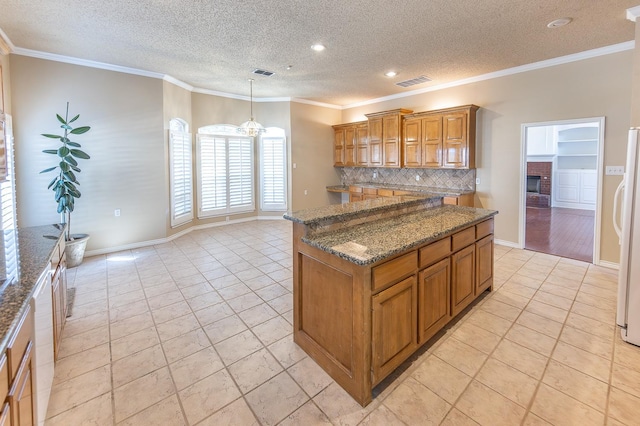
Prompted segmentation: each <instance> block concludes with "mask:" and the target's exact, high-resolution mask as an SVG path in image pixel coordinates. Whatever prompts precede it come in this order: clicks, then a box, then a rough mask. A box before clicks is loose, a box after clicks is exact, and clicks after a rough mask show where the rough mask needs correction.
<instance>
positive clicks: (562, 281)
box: [544, 272, 582, 290]
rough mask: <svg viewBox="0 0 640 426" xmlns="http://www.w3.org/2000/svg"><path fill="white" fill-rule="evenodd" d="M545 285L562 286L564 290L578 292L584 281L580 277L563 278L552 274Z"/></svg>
mask: <svg viewBox="0 0 640 426" xmlns="http://www.w3.org/2000/svg"><path fill="white" fill-rule="evenodd" d="M544 282H545V283H551V284H555V285H559V286H562V287H564V288H568V289H572V290H578V289H579V288H580V285H581V284H582V280H581V279H580V277H579V276H576V277H562V276H559V275H558V274H555V273H553V272H551V274H549V276H548V277H547V279H546V280H545V281H544Z"/></svg>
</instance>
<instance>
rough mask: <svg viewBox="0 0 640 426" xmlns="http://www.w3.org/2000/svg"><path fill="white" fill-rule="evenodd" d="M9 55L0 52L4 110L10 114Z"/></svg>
mask: <svg viewBox="0 0 640 426" xmlns="http://www.w3.org/2000/svg"><path fill="white" fill-rule="evenodd" d="M10 61H11V59H10V56H9V55H2V54H0V67H2V87H3V92H4V93H3V97H4V112H5V113H7V114H11V84H10V82H11V67H10Z"/></svg>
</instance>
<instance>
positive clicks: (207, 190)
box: [196, 124, 255, 218]
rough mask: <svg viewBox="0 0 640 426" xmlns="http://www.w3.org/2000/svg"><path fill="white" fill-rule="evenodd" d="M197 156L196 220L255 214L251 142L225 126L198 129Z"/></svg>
mask: <svg viewBox="0 0 640 426" xmlns="http://www.w3.org/2000/svg"><path fill="white" fill-rule="evenodd" d="M196 153H197V154H196V160H197V161H196V165H197V166H196V167H197V169H196V172H197V178H198V186H197V189H198V217H199V218H203V217H210V216H220V215H227V214H235V213H244V212H251V211H254V210H255V202H254V188H253V182H254V171H253V168H254V167H253V155H254V154H253V138H251V137H247V136H242V135H239V134H238V132H237V127H236V126H231V125H228V124H222V125H211V126H205V127H200V128H199V129H198V137H197V141H196Z"/></svg>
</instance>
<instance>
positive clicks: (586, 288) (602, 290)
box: [580, 281, 618, 306]
mask: <svg viewBox="0 0 640 426" xmlns="http://www.w3.org/2000/svg"><path fill="white" fill-rule="evenodd" d="M596 283H597V284H596ZM617 290H618V289H617V285H615V286H614V285H607V284H605V286H604V287H603V286H602V283H601V282H597V281H596V282H594V284H588V283H586V282H583V283H582V285H581V286H580V293H584V294H585V295H586V294H588V295H591V296H597V297H598V298H600V300H602V299H606V300H607V301H609V302H613V303H614V304H615V303H616V301H617V300H618V291H617ZM581 302H582V303H586V304H587V305H589V304H590V303H587V301H584V300H582V301H581ZM596 306H597V305H596Z"/></svg>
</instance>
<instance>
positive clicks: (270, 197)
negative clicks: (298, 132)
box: [260, 127, 287, 211]
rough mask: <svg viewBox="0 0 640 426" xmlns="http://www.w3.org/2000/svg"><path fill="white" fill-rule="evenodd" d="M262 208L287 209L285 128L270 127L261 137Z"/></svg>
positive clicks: (269, 209) (268, 209)
mask: <svg viewBox="0 0 640 426" xmlns="http://www.w3.org/2000/svg"><path fill="white" fill-rule="evenodd" d="M260 208H261V209H262V210H264V211H284V210H287V140H286V138H285V135H284V130H283V129H278V128H274V127H272V128H269V129H268V131H267V132H266V133H265V134H264V135H262V137H261V139H260Z"/></svg>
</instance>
